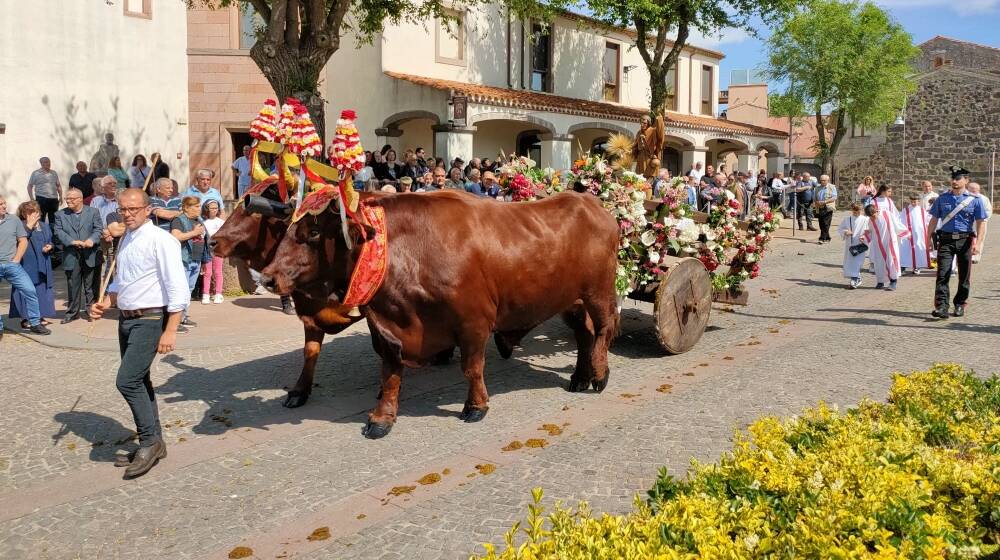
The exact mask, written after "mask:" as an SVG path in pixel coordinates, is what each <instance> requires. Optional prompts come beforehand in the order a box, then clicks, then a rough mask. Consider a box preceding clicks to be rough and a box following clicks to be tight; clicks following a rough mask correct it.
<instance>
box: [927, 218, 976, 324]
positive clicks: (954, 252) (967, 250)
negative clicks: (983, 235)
mask: <svg viewBox="0 0 1000 560" xmlns="http://www.w3.org/2000/svg"><path fill="white" fill-rule="evenodd" d="M973 239H974V238H973V237H972V236H971V235H966V236H965V237H962V238H959V239H955V238H952V237H949V234H947V233H942V234H941V238H940V240H939V241H938V254H937V284H936V285H935V286H934V307H935V308H941V307H946V306H947V305H948V296H949V290H948V282H949V281H950V280H951V270H952V262H954V261H955V260H957V261H958V290H956V291H955V305H965V302H966V301H968V300H969V286H970V285H971V281H972V274H971V273H972V241H973Z"/></svg>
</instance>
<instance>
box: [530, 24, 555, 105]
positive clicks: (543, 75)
mask: <svg viewBox="0 0 1000 560" xmlns="http://www.w3.org/2000/svg"><path fill="white" fill-rule="evenodd" d="M551 47H552V35H551V34H550V33H549V31H548V30H547V29H546V28H545V27H544V26H543V25H541V24H538V23H535V24H532V26H531V81H530V82H529V84H528V87H529V88H530V89H531V90H532V91H545V92H551V91H552V72H551V68H552V48H551Z"/></svg>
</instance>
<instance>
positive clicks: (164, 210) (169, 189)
mask: <svg viewBox="0 0 1000 560" xmlns="http://www.w3.org/2000/svg"><path fill="white" fill-rule="evenodd" d="M153 190H154V191H155V192H156V196H154V197H152V198H150V199H149V205H150V207H152V209H153V211H152V212H151V213H150V217H151V218H152V220H153V224H154V225H156V226H157V227H159V228H160V229H162V230H163V231H166V232H168V233H169V232H170V223H171V222H173V221H174V218H176V217H177V216H179V215H180V213H181V199H180V197H177V196H173V192H174V184H173V182H172V181H171V180H170V179H158V180H157V181H156V183H154V184H153Z"/></svg>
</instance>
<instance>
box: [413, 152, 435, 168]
mask: <svg viewBox="0 0 1000 560" xmlns="http://www.w3.org/2000/svg"><path fill="white" fill-rule="evenodd" d="M413 153H414V155H416V156H417V163H418V164H419V165H420V167H423V168H424V169H429V168H430V166H429V165H428V164H427V159H428V158H427V152H425V151H424V149H423V148H421V147H420V146H417V149H416V150H414V151H413ZM431 161H434V160H433V158H431Z"/></svg>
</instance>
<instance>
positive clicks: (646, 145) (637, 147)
mask: <svg viewBox="0 0 1000 560" xmlns="http://www.w3.org/2000/svg"><path fill="white" fill-rule="evenodd" d="M665 137H666V130H665V126H664V124H663V116H662V115H659V116H657V117H656V124H652V122H651V121H650V119H649V117H642V121H640V123H639V133H638V134H636V135H635V141H634V142H633V143H632V158H633V159H634V160H635V172H636V173H639V174H641V175H642V176H643V177H646V178H652V177H656V174H657V172H658V171H659V169H660V154H661V153H663V143H664V139H665Z"/></svg>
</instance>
